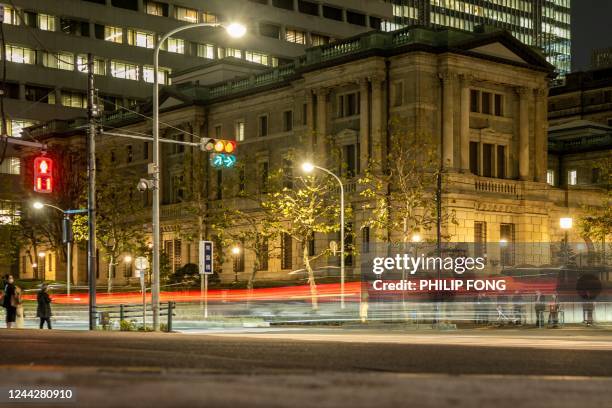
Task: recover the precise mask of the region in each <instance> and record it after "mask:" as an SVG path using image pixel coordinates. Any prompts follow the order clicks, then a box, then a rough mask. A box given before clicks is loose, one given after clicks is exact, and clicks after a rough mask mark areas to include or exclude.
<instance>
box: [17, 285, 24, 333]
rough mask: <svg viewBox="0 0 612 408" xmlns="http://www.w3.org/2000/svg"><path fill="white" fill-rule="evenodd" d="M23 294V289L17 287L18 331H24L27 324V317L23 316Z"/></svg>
mask: <svg viewBox="0 0 612 408" xmlns="http://www.w3.org/2000/svg"><path fill="white" fill-rule="evenodd" d="M22 293H23V291H22V289H21V288H20V287H19V286H17V285H15V299H16V301H15V309H16V315H15V327H17V328H18V329H23V327H24V324H25V316H24V314H23V298H22V296H21V295H22Z"/></svg>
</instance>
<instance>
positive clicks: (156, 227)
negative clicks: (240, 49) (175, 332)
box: [150, 23, 247, 331]
mask: <svg viewBox="0 0 612 408" xmlns="http://www.w3.org/2000/svg"><path fill="white" fill-rule="evenodd" d="M198 27H224V28H225V31H226V32H227V34H228V35H229V36H230V37H233V38H240V37H242V36H244V35H245V34H246V31H247V29H246V27H245V26H244V25H242V24H239V23H231V24H222V23H197V24H188V25H184V26H180V27H177V28H175V29H174V30H170V31H168V32H167V33H166V34H164V35H163V36H162V37H160V38H159V41H157V43H156V44H155V49H154V50H153V168H152V169H151V170H150V173H152V174H151V176H152V177H151V178H152V182H153V209H152V218H153V220H152V224H153V225H152V227H153V254H152V258H153V281H152V283H151V304H152V308H153V330H155V331H159V269H160V268H159V266H160V241H161V233H160V220H159V218H160V217H159V206H160V202H159V175H160V172H161V166H160V160H159V76H158V75H159V50H160V49H161V46H162V45H163V44H164V43H165V42H166V40H167V39H168V38H169V37H170V36H171V35H174V34H176V33H178V32H180V31H185V30H189V29H191V28H198Z"/></svg>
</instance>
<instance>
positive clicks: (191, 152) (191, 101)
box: [80, 28, 600, 281]
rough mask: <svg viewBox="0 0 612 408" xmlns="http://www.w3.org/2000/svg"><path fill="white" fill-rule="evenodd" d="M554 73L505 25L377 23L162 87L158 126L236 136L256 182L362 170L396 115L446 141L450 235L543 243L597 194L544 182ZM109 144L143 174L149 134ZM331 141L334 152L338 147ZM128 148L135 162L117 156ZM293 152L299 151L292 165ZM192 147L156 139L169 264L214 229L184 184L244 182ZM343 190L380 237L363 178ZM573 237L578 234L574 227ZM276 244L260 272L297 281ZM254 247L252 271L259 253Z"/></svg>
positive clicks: (135, 126)
mask: <svg viewBox="0 0 612 408" xmlns="http://www.w3.org/2000/svg"><path fill="white" fill-rule="evenodd" d="M552 72H553V67H552V66H551V65H550V64H548V63H547V62H546V60H545V59H544V58H543V57H541V56H540V55H539V54H537V53H536V52H534V51H533V50H532V49H530V48H529V47H526V46H525V45H523V44H521V43H520V42H518V41H517V40H516V39H514V38H513V37H512V36H511V35H509V34H507V33H503V32H495V33H487V34H472V33H466V32H461V31H455V30H452V29H449V30H443V31H435V30H431V29H425V28H408V29H404V30H400V31H396V32H392V33H379V32H376V33H369V34H365V35H362V36H358V37H355V38H351V39H348V40H345V41H341V42H338V43H336V44H333V45H328V46H323V47H316V48H312V49H309V50H307V52H306V54H305V55H304V56H303V57H300V58H298V59H296V60H295V61H294V62H293V63H292V64H289V65H286V66H282V67H279V68H275V69H272V70H269V71H266V72H264V73H261V74H256V75H252V76H250V77H245V78H244V79H241V80H232V81H227V82H223V83H219V84H216V85H212V86H199V85H197V84H181V85H178V86H175V87H169V88H165V89H164V90H163V91H162V100H161V101H160V105H161V109H162V112H161V115H160V119H161V122H162V123H163V124H164V125H162V131H161V136H162V137H163V138H170V139H177V138H178V139H180V140H185V141H192V142H197V141H199V140H200V138H203V137H218V138H224V139H235V140H237V141H238V150H237V157H238V160H239V161H241V160H242V161H243V162H244V163H245V177H246V180H245V184H246V185H247V188H252V189H257V188H258V185H259V181H260V180H261V179H262V177H264V176H265V175H266V174H267V173H268V172H270V171H271V170H272V169H275V168H279V167H281V166H290V167H294V168H295V169H294V171H295V172H298V171H299V165H300V163H299V162H298V161H300V159H303V160H306V159H311V160H313V161H314V162H315V163H317V164H320V165H325V166H327V168H329V169H332V170H337V171H347V170H346V169H350V171H351V174H354V175H355V178H357V177H359V175H360V174H363V172H364V171H365V169H366V168H367V166H368V162H369V161H370V160H371V159H374V160H376V161H378V162H381V161H384V160H385V158H386V149H387V143H388V140H389V127H388V123H389V122H390V121H391V120H399V121H400V122H402V123H403V124H404V125H405V126H406V127H407V129H408V130H409V132H408V134H410V133H414V134H417V133H427V134H431V135H433V136H435V137H436V138H439V141H440V153H441V156H442V158H443V162H444V164H445V165H444V167H445V168H444V183H445V191H444V194H443V200H444V206H445V208H447V209H448V210H452V211H454V213H455V214H456V219H457V224H456V225H449V226H448V227H447V230H446V231H445V233H446V234H448V235H449V236H450V241H451V242H470V243H478V244H483V245H485V246H486V245H488V244H491V245H492V246H497V245H496V244H498V243H499V242H512V243H517V244H518V243H548V242H551V241H558V240H560V239H561V237H562V235H563V233H562V232H561V231H560V229H559V218H560V217H564V216H568V215H571V216H575V215H576V214H578V212H579V211H580V209H581V208H582V206H583V205H585V204H592V205H596V204H597V203H600V194H599V193H598V192H597V191H584V192H582V193H581V194H579V195H573V196H571V197H569V198H568V196H567V195H566V194H565V192H564V191H563V189H560V188H557V187H554V186H551V185H548V184H547V182H546V181H547V170H548V144H547V113H548V112H547V94H548V83H549V79H550V76H551V73H552ZM104 125H105V126H107V128H110V127H113V128H120V129H121V130H122V131H123V132H125V133H132V134H150V132H151V127H150V122H148V121H144V120H142V117H140V116H138V115H133V114H114V115H113V116H109V117H107V118H106V119H105V121H104ZM105 143H112V144H113V146H114V147H113V149H114V151H115V152H117V153H116V154H117V157H118V159H117V160H118V163H125V164H124V165H125V166H132V167H133V166H137V167H138V168H140V169H142V176H143V177H145V175H146V170H145V168H146V164H147V163H148V162H149V161H150V158H151V154H150V148H151V146H150V143H148V142H133V141H129V140H127V139H118V138H117V139H114V138H110V137H105V138H104V141H103V142H102V143H101V144H100V145H99V151H100V152H103V153H102V154H104V152H106V153H108V148H106V147H105ZM117 146H119V147H117ZM121 146H123V147H121ZM128 146H129V148H128ZM332 147H333V148H334V149H335V151H337V152H340V153H339V155H335V154H334V155H332V154H331V151H332ZM127 152H129V154H130V155H131V157H132V159H130V161H129V163H127V162H128V161H127V160H125V159H122V157H124V156H125V155H127V154H128V153H127ZM290 153H291V155H292V157H294V161H292V162H290V163H288V162H287V157H288V155H289V154H290ZM198 155H202V153H201V152H200V151H199V149H198V148H197V147H193V148H190V147H185V148H177V147H176V146H174V145H164V146H163V148H162V169H163V170H162V172H163V175H162V183H161V184H162V186H161V189H162V194H161V196H162V210H161V215H162V244H163V249H164V250H165V251H166V253H167V254H168V255H169V258H170V262H171V264H172V265H173V268H178V267H180V266H181V265H184V264H185V263H197V242H196V241H195V240H193V238H192V240H188V239H185V236H186V235H185V231H193V229H194V228H195V229H196V230H200V233H201V234H203V236H206V235H207V234H208V231H207V230H206V226H205V225H202V226H201V228H199V225H198V224H199V220H198V219H197V217H195V216H194V213H193V212H192V211H190V209H189V207H190V203H189V202H185V200H184V197H185V191H184V188H185V187H184V186H185V185H186V184H187V185H189V182H193V181H194V180H199V177H200V176H201V177H202V180H204V181H203V182H204V183H205V191H206V196H207V200H205V205H206V206H214V205H215V202H216V201H218V200H220V199H221V200H222V199H223V188H224V187H225V188H227V187H230V188H237V186H228V185H224V180H232V177H234V178H233V180H235V174H234V175H233V176H232V174H231V172H232V171H236V170H231V169H230V170H223V171H217V170H214V169H212V168H210V167H209V166H205V167H204V168H203V169H201V171H202V174H201V175H198V177H196V178H193V177H194V176H193V173H194V171H193V169H190V170H188V171H186V169H185V163H189V162H190V160H191V159H192V158H193V157H197V156H198ZM198 171H200V170H199V169H198ZM228 182H229V181H228ZM346 190H347V192H348V202H349V203H351V204H353V208H354V209H355V211H354V218H353V219H352V220H350V222H351V224H352V227H353V229H354V231H356V235H357V236H356V237H355V240H356V242H357V243H365V242H366V241H369V240H373V239H374V238H373V236H374V234H372V235H370V234H367V235H368V236H366V235H365V232H364V230H363V229H362V228H361V227H362V226H363V221H364V218H366V217H367V216H369V215H368V214H365V213H364V212H363V211H362V210H360V209H359V208H360V206H359V205H357V204H358V202H359V200H360V198H359V195H358V190H359V186H358V185H356V183H354V181H351V180H349V182H348V183H347V185H346ZM149 205H150V201H148V199H147V198H146V197H145V198H144V199H143V211H142V214H140V215H142V220H143V222H147V220H150V211H149ZM236 205H241V204H240V203H237V204H236ZM196 235H197V234H196ZM192 236H193V234H192ZM330 238H333V237H317V239H316V241H315V245H317V246H322V247H326V246H327V245H329V239H330ZM423 238H424V239H426V240H431V239H434V238H435V233H434V231H423ZM571 239H578V235H577V233H576V232H575V231H572V232H571ZM279 246H280V247H284V252H283V253H284V254H285V255H283V256H279V255H278V254H274V255H272V256H271V257H270V259H269V262H268V270H267V271H262V273H261V275H260V277H261V278H267V279H291V278H292V276H293V275H292V274H291V272H292V271H295V270H299V269H300V268H302V266H301V265H300V261H299V253H300V248H299V247H298V244H297V243H295V242H291V241H290V240H289V241H287V242H280V243H279ZM224 250H225V251H227V250H228V249H227V248H225V249H224ZM495 251H497V253H495ZM287 254H289V256H288V258H289V259H287ZM249 256H250V254H249V253H247V254H246V259H245V262H246V264H247V266H246V268H245V270H249V266H248V265H249V264H250V262H252V259H250V258H249ZM490 257H491V259H492V260H493V259H495V258H497V259H499V257H500V253H499V249H497V250H495V249H492V250H491V253H490ZM227 259H228V260H231V256H229V254H228V257H227ZM335 261H337V259H335V260H334V259H331V260H327V261H326V262H328V263H333V262H335ZM355 265H358V261H357V262H356V263H355ZM232 269H233V265H232V262H231V261H228V262H226V263H225V264H224V265H223V272H222V273H221V274H220V276H221V279H222V280H224V281H232V280H233V279H234V276H235V275H234V273H233V270H232ZM355 271H357V269H355ZM80 273H81V272H80ZM83 273H84V271H83ZM355 273H357V272H355ZM119 275H120V274H117V276H119ZM101 279H103V277H102V278H101ZM239 279H241V277H240V275H239Z"/></svg>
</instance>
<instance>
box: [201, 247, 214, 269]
mask: <svg viewBox="0 0 612 408" xmlns="http://www.w3.org/2000/svg"><path fill="white" fill-rule="evenodd" d="M199 252H200V275H212V274H213V243H212V242H211V241H200V251H199Z"/></svg>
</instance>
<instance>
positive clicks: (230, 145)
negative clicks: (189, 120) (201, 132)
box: [201, 137, 236, 153]
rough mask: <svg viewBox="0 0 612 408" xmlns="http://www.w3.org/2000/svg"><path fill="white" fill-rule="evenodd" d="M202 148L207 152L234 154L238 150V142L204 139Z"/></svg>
mask: <svg viewBox="0 0 612 408" xmlns="http://www.w3.org/2000/svg"><path fill="white" fill-rule="evenodd" d="M201 148H202V150H203V151H205V152H212V153H233V152H234V151H235V150H236V142H234V141H233V140H223V139H210V138H206V137H205V138H202V142H201Z"/></svg>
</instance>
